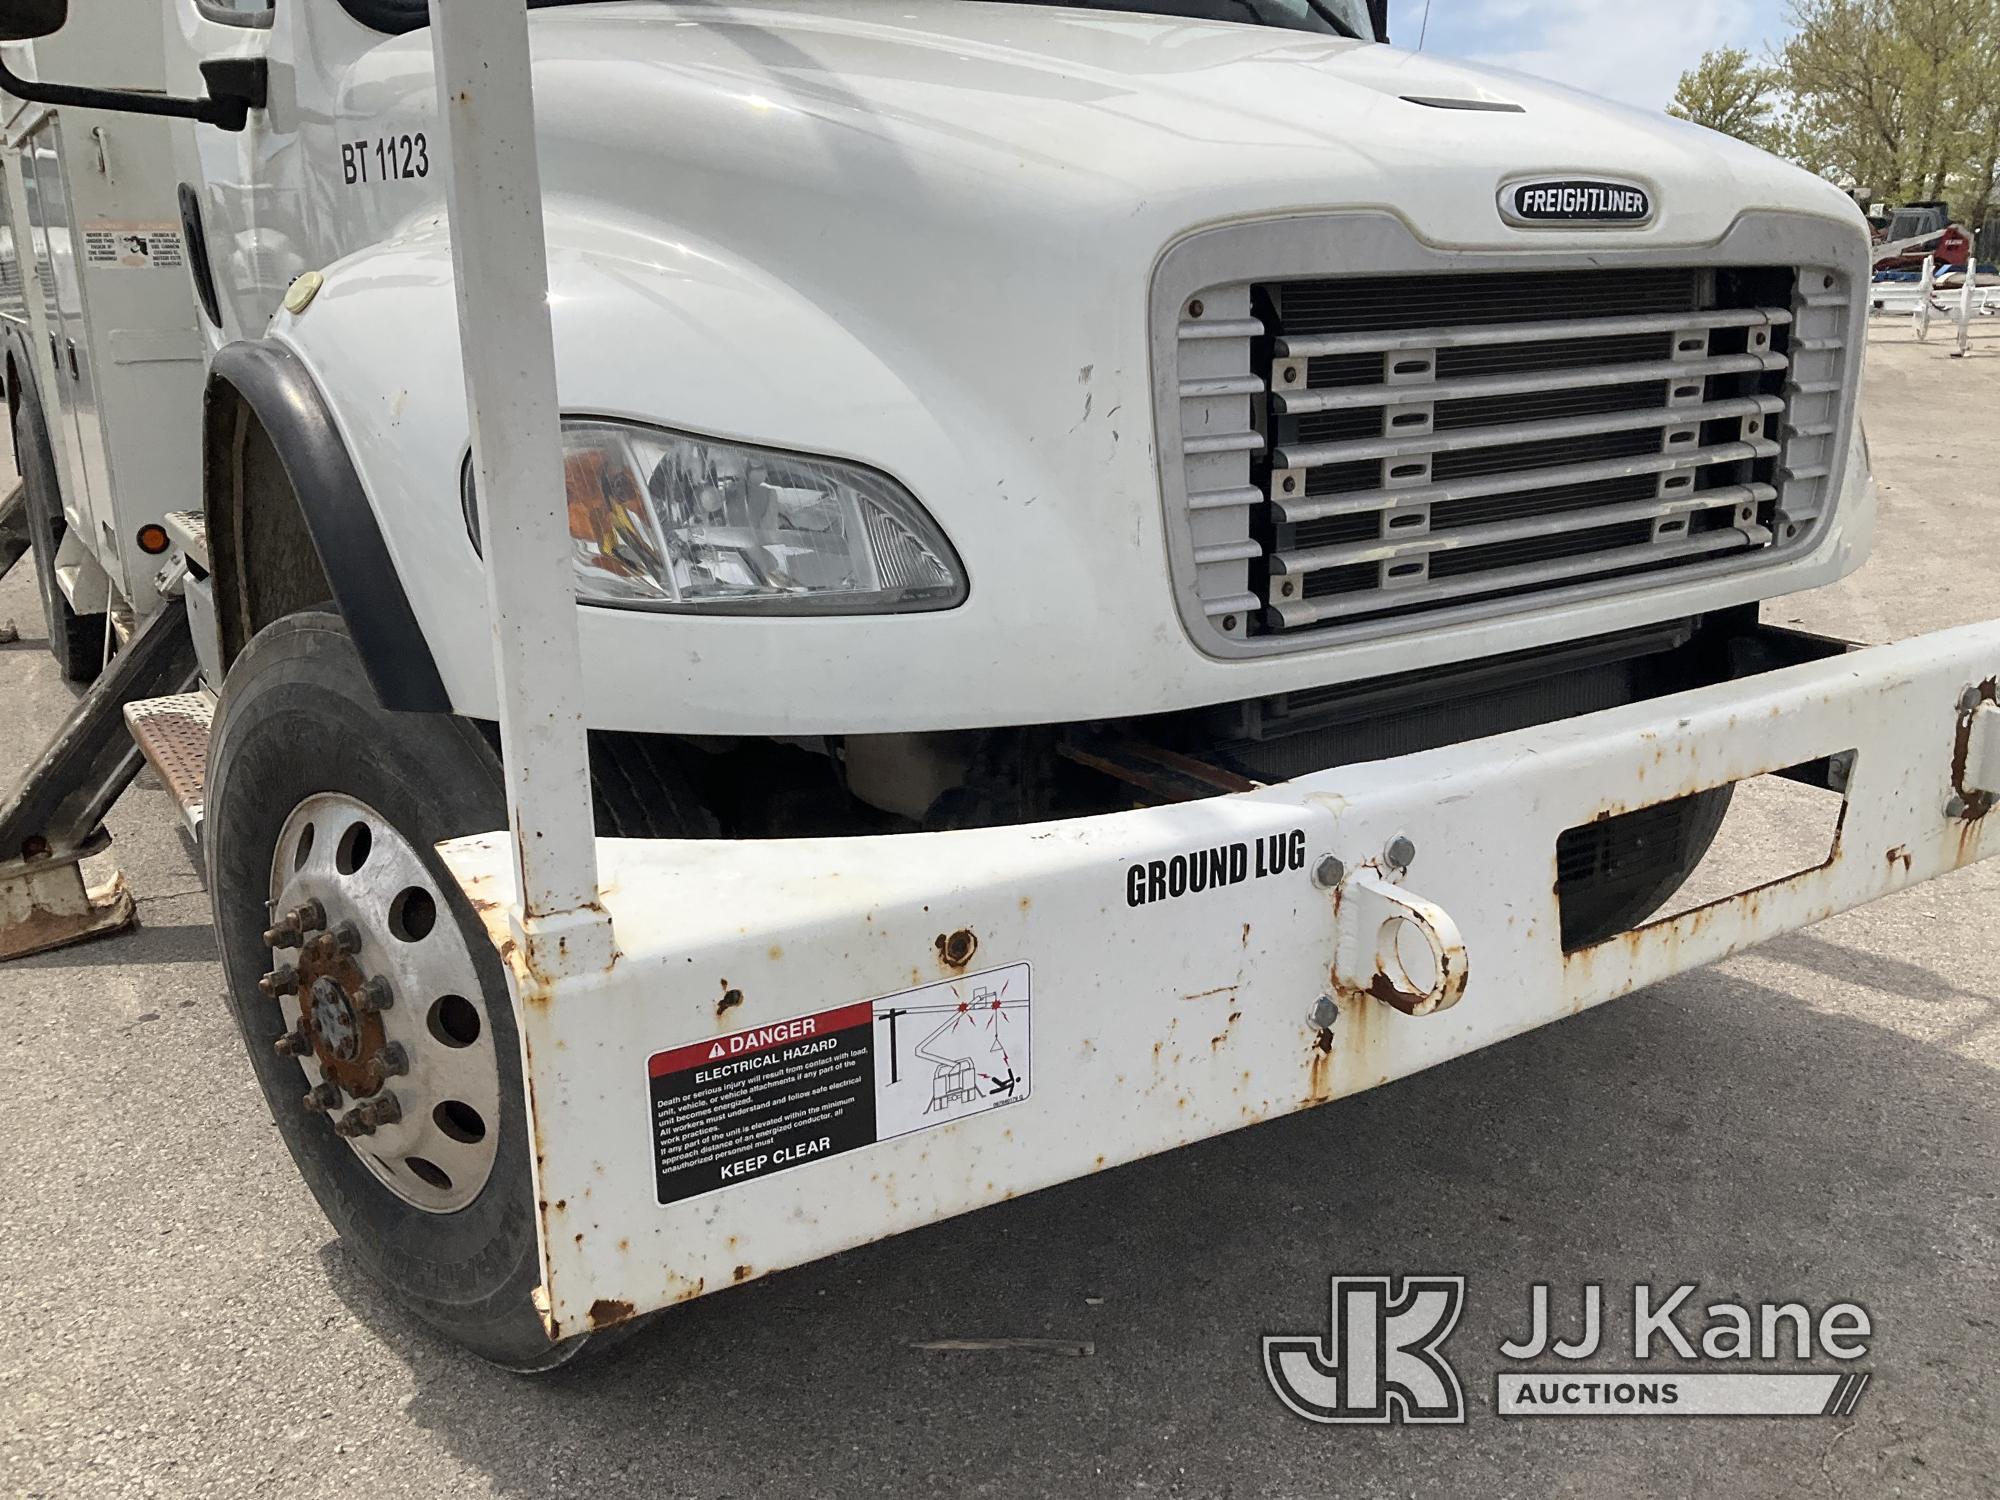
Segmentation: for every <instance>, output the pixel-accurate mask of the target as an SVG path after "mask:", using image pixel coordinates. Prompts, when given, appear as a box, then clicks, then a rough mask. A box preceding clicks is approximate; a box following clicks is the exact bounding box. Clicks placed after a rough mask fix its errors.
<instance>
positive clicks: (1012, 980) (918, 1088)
mask: <svg viewBox="0 0 2000 1500" xmlns="http://www.w3.org/2000/svg"><path fill="white" fill-rule="evenodd" d="M1030 1011H1031V1007H1030V1003H1029V970H1028V965H1026V964H1024V963H1022V964H1010V965H1008V966H1007V967H1006V968H1003V969H989V970H987V971H985V972H984V973H980V974H969V975H967V976H966V977H965V978H963V979H947V980H943V981H940V982H939V983H937V984H927V985H924V986H922V987H921V988H919V989H914V990H904V991H902V992H901V993H900V994H895V995H887V996H884V997H883V998H881V999H879V1000H862V1001H857V1002H856V1003H854V1004H852V1005H842V1006H837V1007H835V1008H834V1009H832V1010H822V1011H816V1012H814V1013H813V1014H811V1015H806V1016H794V1017H792V1019H790V1020H788V1021H777V1022H774V1023H772V1024H771V1025H768V1026H753V1027H751V1028H750V1029H748V1030H746V1031H736V1032H731V1033H730V1034H729V1035H727V1036H718V1037H709V1038H707V1039H705V1040H703V1041H699V1042H689V1043H688V1044H687V1045H686V1046H683V1047H674V1048H670V1049H669V1050H667V1051H665V1052H656V1053H654V1054H653V1055H652V1057H650V1058H649V1059H647V1064H646V1071H647V1075H648V1080H649V1083H650V1085H651V1093H652V1101H653V1163H654V1169H655V1172H656V1174H657V1179H658V1188H659V1199H660V1202H661V1203H663V1204H664V1203H678V1202H680V1201H681V1200H682V1199H683V1198H693V1197H697V1196H699V1195H700V1194H702V1193H712V1192H714V1191H716V1190H717V1189H719V1188H726V1187H734V1186H735V1185H736V1184H738V1183H742V1182H749V1181H751V1180H753V1179H755V1178H758V1177H768V1176H770V1175H771V1174H772V1173H773V1172H782V1171H784V1170H785V1169H786V1168H787V1167H796V1166H801V1165H803V1164H804V1163H806V1162H811V1161H822V1160H824V1159H826V1158H827V1157H830V1156H838V1155H840V1153H841V1152H843V1151H852V1150H854V1149H855V1148H856V1147H858V1146H872V1145H874V1144H875V1143H876V1142H877V1141H886V1140H893V1139H894V1138H895V1137H897V1136H900V1135H909V1134H910V1133H911V1132H913V1131H918V1130H928V1129H930V1128H931V1127H932V1126H935V1125H950V1124H952V1123H954V1122H956V1121H959V1120H963V1119H966V1118H968V1117H969V1116H972V1115H977V1114H984V1113H985V1112H986V1111H988V1110H991V1109H1002V1108H1006V1107H1007V1106H1009V1105H1014V1104H1019V1103H1021V1102H1022V1101H1023V1100H1025V1099H1026V1098H1027V1097H1028V1091H1029V1086H1030V1082H1031V1068H1032V1063H1031V1052H1032V1047H1031V1042H1030V1023H1031V1019H1032V1018H1031V1014H1030Z"/></svg>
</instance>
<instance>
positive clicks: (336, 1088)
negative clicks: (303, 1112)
mask: <svg viewBox="0 0 2000 1500" xmlns="http://www.w3.org/2000/svg"><path fill="white" fill-rule="evenodd" d="M340 1098H341V1095H340V1085H339V1084H337V1083H335V1082H334V1081H333V1080H332V1079H331V1078H327V1079H323V1080H321V1081H320V1082H319V1083H316V1084H314V1085H313V1086H312V1087H311V1088H310V1089H308V1090H306V1097H305V1106H306V1109H307V1111H308V1112H309V1113H311V1114H315V1115H323V1114H325V1113H326V1112H327V1111H328V1110H333V1109H339V1108H340Z"/></svg>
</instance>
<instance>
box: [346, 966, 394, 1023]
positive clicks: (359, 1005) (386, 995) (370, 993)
mask: <svg viewBox="0 0 2000 1500" xmlns="http://www.w3.org/2000/svg"><path fill="white" fill-rule="evenodd" d="M395 1003H396V992H395V991H394V990H392V989H390V988H389V981H388V980H386V979H384V978H383V977H382V976H381V975H380V974H377V975H374V976H373V977H372V978H369V979H364V980H363V981H362V982H361V988H360V989H358V990H356V991H355V992H354V1008H355V1009H356V1010H358V1011H361V1012H362V1013H364V1014H366V1015H373V1014H374V1013H375V1012H377V1011H383V1010H387V1009H389V1007H391V1006H392V1005H394V1004H395Z"/></svg>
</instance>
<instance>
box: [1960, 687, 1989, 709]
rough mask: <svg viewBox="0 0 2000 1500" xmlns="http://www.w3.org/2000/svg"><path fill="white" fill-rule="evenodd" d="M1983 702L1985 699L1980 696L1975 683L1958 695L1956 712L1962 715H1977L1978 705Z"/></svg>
mask: <svg viewBox="0 0 2000 1500" xmlns="http://www.w3.org/2000/svg"><path fill="white" fill-rule="evenodd" d="M1985 701H1986V699H1985V698H1984V697H1982V696H1981V695H1980V692H1979V686H1978V684H1977V683H1975V684H1974V685H1973V686H1971V687H1969V688H1967V689H1966V690H1965V691H1964V692H1962V693H1960V694H1959V695H1958V711H1959V712H1960V713H1962V714H1970V713H1977V712H1978V711H1979V705H1980V704H1982V703H1984V702H1985Z"/></svg>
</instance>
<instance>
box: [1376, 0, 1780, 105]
mask: <svg viewBox="0 0 2000 1500" xmlns="http://www.w3.org/2000/svg"><path fill="white" fill-rule="evenodd" d="M1785 9H1786V6H1785V3H1784V0H1430V24H1429V29H1428V33H1427V35H1426V36H1425V40H1424V51H1425V52H1426V53H1437V54H1441V55H1443V56H1447V57H1463V58H1469V59H1473V60H1476V61H1479V62H1487V63H1494V64H1496V65H1498V66H1500V67H1507V68H1519V69H1520V70H1521V71H1522V72H1524V73H1538V74H1541V75H1542V76H1544V77H1547V78H1554V79H1557V80H1559V81H1561V82H1563V83H1567V84H1570V85H1572V86H1573V87H1576V88H1581V89H1587V90H1589V91H1590V92H1591V93H1594V94H1603V95H1605V96H1607V97H1609V98H1612V99H1616V100H1618V101H1620V102H1621V103H1624V104H1631V105H1636V106H1638V107H1640V108H1643V109H1663V108H1665V107H1666V104H1667V101H1668V100H1669V99H1671V98H1672V97H1673V94H1674V85H1675V84H1676V83H1677V82H1679V80H1680V76H1681V74H1682V73H1683V72H1684V71H1686V70H1687V69H1689V68H1691V67H1693V66H1694V65H1695V63H1696V62H1698V61H1699V60H1700V58H1701V55H1702V53H1704V52H1707V51H1711V50H1713V49H1714V48H1717V47H1743V48H1747V49H1748V50H1749V51H1750V52H1752V53H1753V54H1756V55H1760V56H1761V55H1762V54H1763V52H1764V50H1765V48H1766V46H1767V45H1768V44H1769V43H1772V42H1776V41H1778V40H1780V39H1781V38H1782V37H1783V36H1784V34H1785V31H1786V27H1785V23H1784V16H1785ZM1423 18H1424V0H1389V36H1390V39H1391V40H1392V41H1393V42H1394V43H1395V44H1396V45H1397V46H1398V47H1414V46H1416V44H1417V36H1418V33H1419V31H1420V30H1422V29H1423V26H1424V19H1423Z"/></svg>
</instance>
